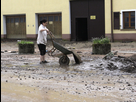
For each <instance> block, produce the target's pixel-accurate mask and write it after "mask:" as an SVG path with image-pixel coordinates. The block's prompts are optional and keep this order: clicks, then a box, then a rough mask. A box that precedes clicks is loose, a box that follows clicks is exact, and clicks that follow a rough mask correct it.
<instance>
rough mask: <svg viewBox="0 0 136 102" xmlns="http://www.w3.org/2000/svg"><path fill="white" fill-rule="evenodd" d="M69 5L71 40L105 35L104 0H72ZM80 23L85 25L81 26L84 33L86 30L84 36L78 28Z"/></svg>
mask: <svg viewBox="0 0 136 102" xmlns="http://www.w3.org/2000/svg"><path fill="white" fill-rule="evenodd" d="M70 7H71V40H85V39H86V40H92V38H95V37H105V12H104V10H105V9H104V0H72V1H70ZM81 18H82V19H81ZM83 18H86V19H83ZM85 22H87V23H86V24H85ZM81 24H82V25H85V27H82V28H83V29H84V33H85V32H87V33H86V34H87V35H85V36H82V34H81V32H83V31H81V30H82V29H80V27H81ZM81 38H82V39H81Z"/></svg>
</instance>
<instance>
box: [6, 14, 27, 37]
mask: <svg viewBox="0 0 136 102" xmlns="http://www.w3.org/2000/svg"><path fill="white" fill-rule="evenodd" d="M6 31H7V38H8V39H24V38H26V17H25V15H17V16H6Z"/></svg>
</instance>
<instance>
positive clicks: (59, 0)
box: [1, 0, 70, 34]
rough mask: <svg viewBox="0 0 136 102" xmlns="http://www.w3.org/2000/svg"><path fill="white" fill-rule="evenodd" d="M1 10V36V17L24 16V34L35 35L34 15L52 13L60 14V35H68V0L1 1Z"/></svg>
mask: <svg viewBox="0 0 136 102" xmlns="http://www.w3.org/2000/svg"><path fill="white" fill-rule="evenodd" d="M1 10H2V12H1V34H4V31H3V15H18V14H26V34H37V32H36V29H37V28H36V27H35V24H36V22H35V21H36V20H35V13H52V12H61V13H62V34H70V22H69V21H70V18H69V0H21V1H20V2H19V0H2V1H1ZM28 25H29V27H28ZM33 25H34V27H33Z"/></svg>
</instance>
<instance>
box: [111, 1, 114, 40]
mask: <svg viewBox="0 0 136 102" xmlns="http://www.w3.org/2000/svg"><path fill="white" fill-rule="evenodd" d="M111 42H114V36H113V0H111Z"/></svg>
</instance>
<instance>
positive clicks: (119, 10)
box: [1, 0, 136, 41]
mask: <svg viewBox="0 0 136 102" xmlns="http://www.w3.org/2000/svg"><path fill="white" fill-rule="evenodd" d="M135 5H136V0H20V1H19V0H8V1H6V0H1V38H4V39H36V37H37V33H38V26H39V21H40V20H42V19H47V20H48V26H47V27H48V29H49V30H50V31H51V32H52V33H53V34H54V35H55V37H56V38H59V39H65V40H75V41H88V40H91V39H92V38H95V37H109V38H111V40H113V41H118V40H132V41H136V6H135Z"/></svg>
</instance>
